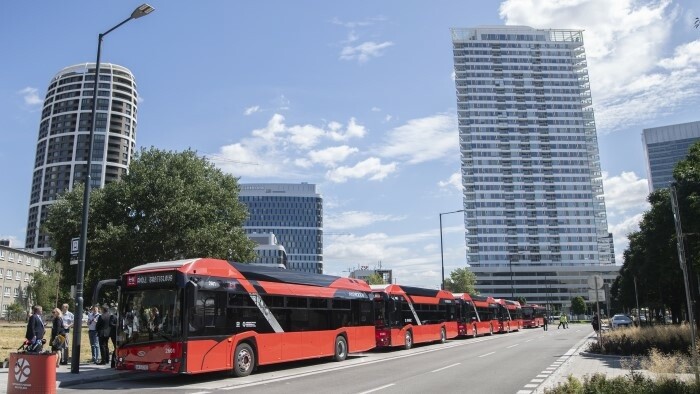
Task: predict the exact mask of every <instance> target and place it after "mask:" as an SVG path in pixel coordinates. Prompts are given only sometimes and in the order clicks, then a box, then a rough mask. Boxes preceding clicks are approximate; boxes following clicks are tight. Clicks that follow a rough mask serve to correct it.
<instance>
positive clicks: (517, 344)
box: [506, 343, 520, 349]
mask: <svg viewBox="0 0 700 394" xmlns="http://www.w3.org/2000/svg"><path fill="white" fill-rule="evenodd" d="M516 346H520V344H519V343H516V344H515V345H510V346H508V347H506V349H510V348H512V347H516Z"/></svg>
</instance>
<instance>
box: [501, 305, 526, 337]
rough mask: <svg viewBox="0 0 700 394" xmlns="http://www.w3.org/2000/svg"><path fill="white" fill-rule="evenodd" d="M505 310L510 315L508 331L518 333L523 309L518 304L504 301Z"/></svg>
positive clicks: (521, 326) (521, 325)
mask: <svg viewBox="0 0 700 394" xmlns="http://www.w3.org/2000/svg"><path fill="white" fill-rule="evenodd" d="M505 304H506V309H508V313H509V314H510V327H509V328H510V331H520V329H521V328H523V307H522V305H520V302H518V301H513V300H505Z"/></svg>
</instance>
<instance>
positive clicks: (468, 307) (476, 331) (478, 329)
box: [453, 293, 493, 337]
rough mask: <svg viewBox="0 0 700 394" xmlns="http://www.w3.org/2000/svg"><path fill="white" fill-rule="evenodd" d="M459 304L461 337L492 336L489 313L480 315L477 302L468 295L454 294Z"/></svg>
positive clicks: (458, 314)
mask: <svg viewBox="0 0 700 394" xmlns="http://www.w3.org/2000/svg"><path fill="white" fill-rule="evenodd" d="M453 296H454V297H455V300H456V302H457V311H458V313H457V317H458V327H457V328H458V332H459V335H460V336H471V337H477V336H479V335H486V334H491V335H493V330H492V327H491V319H490V318H488V319H487V317H488V316H489V313H483V312H482V313H483V317H482V315H480V314H479V312H478V311H477V307H476V305H475V301H474V300H472V297H476V296H471V295H469V294H468V293H454V294H453Z"/></svg>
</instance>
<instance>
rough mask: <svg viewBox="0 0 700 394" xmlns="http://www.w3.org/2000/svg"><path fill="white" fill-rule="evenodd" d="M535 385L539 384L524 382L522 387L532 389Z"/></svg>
mask: <svg viewBox="0 0 700 394" xmlns="http://www.w3.org/2000/svg"><path fill="white" fill-rule="evenodd" d="M537 386H539V384H526V385H525V386H523V387H525V388H526V389H534V388H536V387H537Z"/></svg>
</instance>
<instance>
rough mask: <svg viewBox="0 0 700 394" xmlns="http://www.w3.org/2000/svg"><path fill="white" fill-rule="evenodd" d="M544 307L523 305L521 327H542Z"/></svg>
mask: <svg viewBox="0 0 700 394" xmlns="http://www.w3.org/2000/svg"><path fill="white" fill-rule="evenodd" d="M545 311H546V309H545V307H543V306H541V305H537V304H525V305H523V327H526V328H534V327H542V326H543V325H544V314H545Z"/></svg>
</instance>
